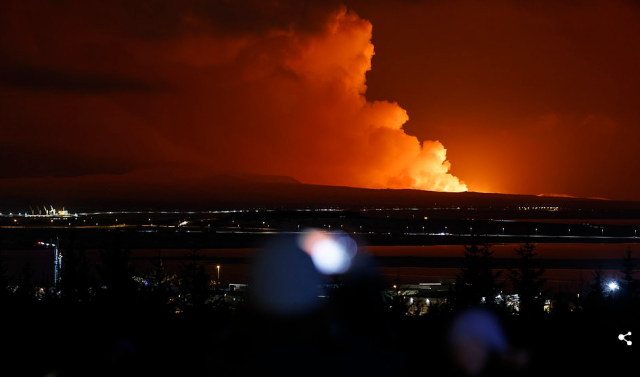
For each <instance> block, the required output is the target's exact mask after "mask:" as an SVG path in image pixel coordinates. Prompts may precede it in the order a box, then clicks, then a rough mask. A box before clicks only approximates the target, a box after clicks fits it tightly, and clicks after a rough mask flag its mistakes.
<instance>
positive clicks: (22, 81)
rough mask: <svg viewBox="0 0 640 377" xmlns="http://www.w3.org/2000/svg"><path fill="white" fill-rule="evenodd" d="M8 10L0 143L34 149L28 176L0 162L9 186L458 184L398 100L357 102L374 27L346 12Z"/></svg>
mask: <svg viewBox="0 0 640 377" xmlns="http://www.w3.org/2000/svg"><path fill="white" fill-rule="evenodd" d="M9 3H10V5H8V6H7V5H5V6H4V8H5V9H4V11H3V12H2V13H3V14H4V16H0V21H1V22H0V23H1V24H2V25H4V26H2V27H0V34H1V35H2V37H0V56H2V57H4V59H3V60H4V63H2V64H1V65H0V69H1V71H0V73H1V74H0V85H1V87H0V89H2V90H1V91H0V95H1V96H2V104H1V105H0V116H2V122H3V123H4V124H6V125H7V126H6V127H5V128H4V130H3V131H4V135H3V138H2V139H1V140H0V144H1V145H0V146H2V147H6V148H4V149H3V150H4V151H5V152H4V153H11V151H16V150H19V149H20V146H21V144H22V145H25V146H26V145H28V147H29V148H31V149H34V150H39V151H41V152H39V154H38V155H39V156H40V157H34V158H38V162H37V163H36V162H35V161H34V162H33V163H32V164H31V165H32V166H33V170H31V171H25V170H24V169H23V168H21V171H20V172H18V171H15V170H11V168H10V167H9V166H3V167H6V169H3V170H4V174H5V176H4V177H5V178H8V177H12V176H15V177H17V176H39V175H40V176H42V175H53V176H73V175H82V174H96V173H112V174H114V173H115V174H122V173H127V172H129V173H131V172H134V171H136V170H139V169H141V168H143V167H149V166H161V165H163V164H168V163H180V164H188V165H189V166H192V167H193V168H194V170H196V171H199V172H200V173H202V174H212V173H215V172H219V171H248V172H254V173H263V174H280V175H289V176H292V177H295V178H297V179H298V180H300V181H302V182H305V183H317V184H330V185H347V186H358V187H371V188H387V187H388V188H418V189H427V190H441V191H464V190H466V186H465V184H464V183H462V182H461V181H460V180H459V179H458V178H456V177H455V176H453V175H451V174H450V173H449V169H450V165H449V162H448V161H447V159H446V149H445V148H444V147H443V145H442V144H441V143H440V142H437V141H425V142H423V143H420V142H419V140H418V139H417V138H416V137H413V136H410V135H407V134H406V133H405V131H404V130H403V128H402V127H403V124H404V123H405V122H406V121H407V120H408V116H407V113H406V112H405V111H404V110H403V109H402V108H401V107H400V106H399V105H398V104H395V103H390V102H370V101H368V100H367V99H366V96H365V94H366V89H367V87H366V83H365V81H366V73H367V71H368V70H370V69H371V61H372V57H373V54H374V49H373V45H372V43H371V37H372V34H371V33H372V25H371V23H369V22H368V21H366V20H363V19H361V18H359V17H358V15H357V14H356V13H354V12H353V11H350V10H347V8H345V7H343V6H333V5H331V6H330V5H327V4H325V3H319V4H311V3H309V4H303V3H297V2H292V4H288V5H287V4H285V5H282V4H280V5H271V4H270V3H269V5H267V4H266V3H264V2H262V1H256V2H253V1H238V2H216V1H214V2H204V1H197V0H194V1H191V2H186V1H176V2H171V1H169V2H160V3H154V2H148V3H147V2H143V4H145V5H131V2H124V1H123V2H117V1H115V2H108V3H107V4H104V3H103V2H99V1H95V2H93V1H88V2H87V1H83V2H78V4H75V3H76V2H74V1H67V2H63V3H64V4H65V6H63V5H59V4H57V3H55V4H54V3H51V2H47V1H35V2H20V1H15V2H9ZM25 3H29V4H30V5H24V4H25ZM34 4H37V5H39V6H40V8H38V7H36V6H34ZM131 7H133V8H131ZM5 21H6V22H5ZM34 108H37V109H39V110H40V111H33V109H34ZM0 149H2V148H0ZM54 150H55V154H54V153H51V154H48V152H49V151H54ZM42 155H51V156H57V157H52V158H49V159H42V158H41V157H42ZM24 158H29V157H28V156H25V157H24ZM2 160H3V161H7V159H2ZM3 164H6V162H3ZM27 166H29V164H27Z"/></svg>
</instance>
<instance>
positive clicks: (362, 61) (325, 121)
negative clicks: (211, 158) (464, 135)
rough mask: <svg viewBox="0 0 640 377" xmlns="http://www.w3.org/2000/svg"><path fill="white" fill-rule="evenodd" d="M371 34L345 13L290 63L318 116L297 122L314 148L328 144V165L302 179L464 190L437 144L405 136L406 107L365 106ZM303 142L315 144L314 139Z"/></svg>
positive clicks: (325, 150) (365, 23)
mask: <svg viewBox="0 0 640 377" xmlns="http://www.w3.org/2000/svg"><path fill="white" fill-rule="evenodd" d="M371 31H372V25H371V23H369V22H368V21H366V20H363V19H361V18H359V17H358V16H357V15H356V14H354V13H352V12H347V11H346V10H345V9H342V10H341V11H340V12H338V13H337V14H336V15H335V17H334V18H333V19H332V20H331V21H330V22H329V25H328V27H327V31H326V32H325V34H324V35H321V36H319V37H317V38H315V39H312V40H311V41H309V44H308V45H306V46H304V47H303V48H302V52H301V53H300V54H299V55H297V56H296V58H295V59H292V60H290V61H288V62H287V63H286V68H287V70H290V71H292V72H295V73H296V75H297V76H298V77H301V78H303V79H304V80H303V82H304V83H305V90H310V92H311V93H312V94H311V96H312V98H313V101H314V102H313V104H312V106H315V107H316V109H315V112H316V113H318V114H317V115H316V116H314V119H315V122H314V121H310V120H309V118H310V117H308V114H307V113H306V112H304V113H303V114H300V115H301V116H302V117H306V118H305V119H300V122H301V123H302V122H304V123H306V124H307V125H308V126H307V130H309V129H311V130H312V131H311V133H312V136H311V137H313V138H314V139H315V140H316V143H318V144H316V145H321V144H319V143H323V144H322V145H324V146H322V147H321V149H320V151H319V152H321V153H320V154H322V155H324V158H322V157H319V159H322V160H324V161H326V162H327V163H326V164H325V166H324V167H323V166H317V167H315V168H314V169H311V170H310V172H312V174H313V176H309V178H306V177H305V178H303V180H305V181H309V182H313V181H314V180H315V181H317V180H318V179H320V180H321V181H323V182H320V183H330V184H348V185H354V186H360V187H371V188H416V189H426V190H436V191H466V190H467V187H466V185H465V184H464V183H463V182H461V181H460V180H459V179H458V178H457V177H455V176H453V175H451V174H450V173H449V170H450V167H451V166H450V163H449V162H448V161H447V158H446V149H445V148H444V146H443V145H442V144H441V143H440V142H438V141H424V142H423V143H422V145H421V144H420V142H419V140H418V139H417V138H416V137H414V136H410V135H407V134H406V133H405V131H404V130H403V128H402V127H403V125H404V124H405V123H406V122H407V120H408V119H409V117H408V115H407V113H406V111H405V110H404V109H402V108H401V107H400V106H399V105H398V104H396V103H390V102H387V101H375V102H369V101H367V99H366V97H365V93H366V89H367V87H366V84H365V81H366V72H367V71H369V70H370V69H371V59H372V57H373V55H374V49H373V44H372V43H371ZM303 96H304V95H303ZM303 108H304V106H303ZM318 110H322V111H321V112H318ZM309 112H313V111H309ZM313 130H318V131H313ZM324 139H329V140H324ZM304 140H305V143H312V142H313V141H310V137H306V138H304ZM317 140H319V142H318V141H317ZM311 147H313V145H311ZM310 153H313V151H310ZM296 176H300V174H299V173H298V174H296ZM334 177H337V178H334ZM332 180H336V181H332ZM327 181H328V182H327Z"/></svg>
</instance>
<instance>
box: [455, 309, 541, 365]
mask: <svg viewBox="0 0 640 377" xmlns="http://www.w3.org/2000/svg"><path fill="white" fill-rule="evenodd" d="M447 345H448V347H449V352H450V357H451V361H452V362H453V366H454V369H455V371H456V372H458V373H460V374H462V375H466V376H486V375H492V376H495V375H518V373H520V372H523V371H524V367H525V366H526V365H527V364H528V363H529V357H528V354H526V353H525V352H521V351H518V350H516V349H514V348H512V347H511V345H510V344H509V341H508V338H507V334H506V333H505V330H504V327H503V324H502V322H501V321H500V318H499V317H498V316H497V315H496V314H495V313H494V312H492V311H491V310H489V309H486V308H483V307H472V308H469V309H466V310H464V311H462V312H461V313H459V314H458V315H457V316H456V317H455V318H454V319H453V322H452V323H451V327H450V329H449V333H448V337H447Z"/></svg>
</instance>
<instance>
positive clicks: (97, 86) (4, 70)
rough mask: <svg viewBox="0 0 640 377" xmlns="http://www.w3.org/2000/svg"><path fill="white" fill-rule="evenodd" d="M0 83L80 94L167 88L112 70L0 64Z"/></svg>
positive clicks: (164, 85)
mask: <svg viewBox="0 0 640 377" xmlns="http://www.w3.org/2000/svg"><path fill="white" fill-rule="evenodd" d="M0 85H5V86H8V87H12V88H17V89H25V90H34V91H40V90H44V91H59V92H80V93H105V92H130V91H133V92H141V91H142V92H144V91H157V90H167V89H168V85H167V84H165V83H147V82H144V81H141V80H138V79H136V78H133V77H125V76H117V75H116V74H113V73H97V72H88V73H83V72H64V71H61V70H55V69H51V68H37V67H30V66H27V65H16V66H8V67H7V66H2V65H0Z"/></svg>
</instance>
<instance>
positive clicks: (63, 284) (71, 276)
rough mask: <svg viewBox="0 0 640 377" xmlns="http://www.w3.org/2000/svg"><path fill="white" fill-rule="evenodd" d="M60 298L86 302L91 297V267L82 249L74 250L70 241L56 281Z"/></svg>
mask: <svg viewBox="0 0 640 377" xmlns="http://www.w3.org/2000/svg"><path fill="white" fill-rule="evenodd" d="M58 287H59V289H60V294H61V298H62V299H63V300H65V301H72V302H88V301H89V300H90V299H91V292H90V290H91V288H92V278H91V267H90V265H89V260H88V259H87V257H86V255H85V253H84V250H75V249H74V248H73V245H72V244H71V243H70V245H69V248H68V249H67V250H65V253H64V263H63V264H62V268H61V270H60V281H59V283H58Z"/></svg>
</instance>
